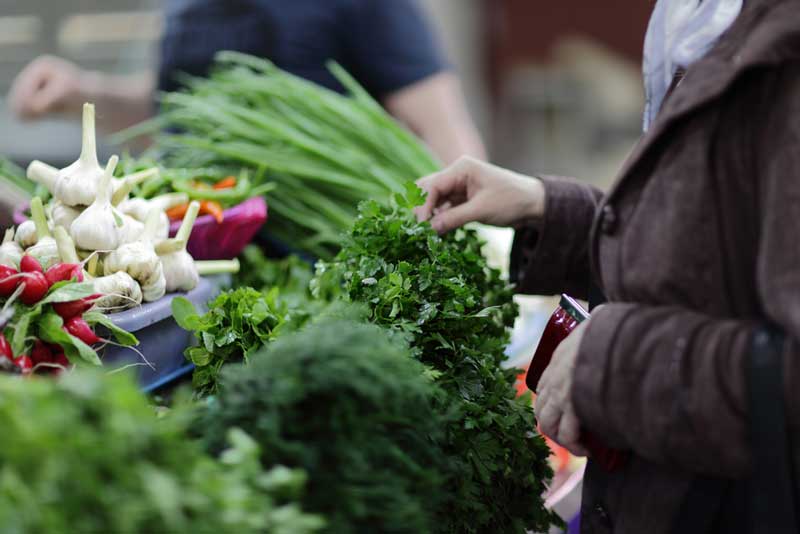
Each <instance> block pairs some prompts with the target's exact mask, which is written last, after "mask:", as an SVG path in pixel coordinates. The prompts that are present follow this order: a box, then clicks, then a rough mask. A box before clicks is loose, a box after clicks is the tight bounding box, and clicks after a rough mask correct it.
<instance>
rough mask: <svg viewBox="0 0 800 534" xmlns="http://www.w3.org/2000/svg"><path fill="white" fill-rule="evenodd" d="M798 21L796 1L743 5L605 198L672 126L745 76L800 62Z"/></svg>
mask: <svg viewBox="0 0 800 534" xmlns="http://www.w3.org/2000/svg"><path fill="white" fill-rule="evenodd" d="M799 20H800V2H797V0H750V1H748V2H746V3H745V7H744V9H743V11H742V13H741V14H740V15H739V18H738V19H737V20H736V22H735V23H734V24H733V25H732V26H731V28H730V29H729V30H728V31H727V32H726V33H725V34H724V35H723V36H722V38H720V41H719V42H718V43H717V45H716V46H715V47H714V48H713V49H712V50H711V51H710V52H709V53H708V55H707V56H706V57H704V58H703V59H701V60H700V61H698V62H697V63H695V64H694V65H692V66H691V67H690V68H689V69H688V70H687V72H686V76H685V77H684V79H683V80H682V81H681V84H680V86H679V87H678V88H677V89H676V90H675V91H674V92H673V94H672V95H671V96H670V98H669V99H668V100H667V101H666V102H665V103H664V107H663V108H662V110H661V112H660V114H659V116H658V118H657V119H656V121H655V122H654V123H653V125H652V127H651V128H650V130H649V131H648V132H647V133H646V134H645V135H644V136H643V137H642V138H641V139H640V140H639V143H638V144H637V145H636V147H635V148H634V149H633V152H632V153H631V154H630V156H629V157H628V159H627V160H626V162H625V164H624V165H623V167H622V169H621V170H620V173H619V175H618V179H617V182H616V184H615V185H614V186H613V187H612V188H611V190H610V191H609V194H608V195H607V197H606V199H607V200H609V199H611V198H613V196H614V195H615V194H616V193H617V191H619V189H620V188H621V186H622V185H623V184H624V183H625V182H626V181H627V179H628V177H630V176H631V175H632V174H633V171H634V170H635V169H636V167H637V165H638V164H639V163H640V162H641V161H642V160H643V159H644V158H645V156H646V155H648V154H649V153H650V151H652V150H653V149H655V148H656V147H657V146H658V145H659V144H660V142H661V140H662V139H663V138H664V136H665V135H666V134H667V133H668V132H669V131H670V130H672V129H673V127H674V126H675V124H676V123H678V122H679V121H680V120H681V119H683V118H685V117H686V116H688V115H690V114H691V113H692V112H693V111H695V110H697V109H699V108H701V107H703V106H705V105H707V104H709V103H711V102H713V101H714V100H716V99H717V98H719V97H720V96H721V95H723V94H724V93H725V92H726V91H727V90H728V88H729V87H730V86H731V85H732V84H733V82H734V81H736V80H737V79H738V78H739V77H740V76H741V75H742V74H743V73H744V72H746V71H749V70H751V69H753V68H756V67H759V66H765V65H770V64H777V63H780V62H782V61H785V60H787V59H791V58H800V25H799V24H798V22H797V21H799Z"/></svg>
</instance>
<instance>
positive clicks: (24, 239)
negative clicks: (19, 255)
mask: <svg viewBox="0 0 800 534" xmlns="http://www.w3.org/2000/svg"><path fill="white" fill-rule="evenodd" d="M14 241H16V242H17V244H18V245H19V246H20V247H22V248H23V249H25V248H29V247H32V246H33V245H35V244H36V241H38V238H37V237H36V224H35V223H34V222H33V221H32V220H30V219H29V220H27V221H25V222H24V223H22V224H20V225H19V226H17V233H16V234H15V235H14Z"/></svg>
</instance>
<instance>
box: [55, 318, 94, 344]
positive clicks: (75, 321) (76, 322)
mask: <svg viewBox="0 0 800 534" xmlns="http://www.w3.org/2000/svg"><path fill="white" fill-rule="evenodd" d="M64 329H65V330H66V331H67V332H69V333H70V334H72V335H73V336H75V337H77V338H78V339H80V340H81V341H83V342H84V343H86V344H87V345H94V344H95V343H99V342H101V341H102V339H100V338H99V337H97V335H96V334H95V333H94V332H93V331H92V327H91V326H89V323H87V322H86V321H84V320H83V319H82V318H81V317H73V318H72V319H69V320H68V321H67V322H66V323H64Z"/></svg>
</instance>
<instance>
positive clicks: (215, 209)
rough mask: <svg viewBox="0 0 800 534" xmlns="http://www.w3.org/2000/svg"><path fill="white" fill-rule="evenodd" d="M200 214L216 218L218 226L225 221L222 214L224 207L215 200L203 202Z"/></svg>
mask: <svg viewBox="0 0 800 534" xmlns="http://www.w3.org/2000/svg"><path fill="white" fill-rule="evenodd" d="M200 213H201V214H208V215H211V216H212V217H214V220H215V221H217V224H219V223H221V222H222V221H223V220H224V219H225V215H224V214H223V212H222V206H221V205H220V203H219V202H217V201H215V200H201V201H200Z"/></svg>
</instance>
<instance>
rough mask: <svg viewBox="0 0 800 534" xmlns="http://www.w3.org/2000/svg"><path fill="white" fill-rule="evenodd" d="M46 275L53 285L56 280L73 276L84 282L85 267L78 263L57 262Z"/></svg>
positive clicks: (68, 278)
mask: <svg viewBox="0 0 800 534" xmlns="http://www.w3.org/2000/svg"><path fill="white" fill-rule="evenodd" d="M44 276H45V278H47V283H48V284H50V285H51V286H52V285H53V284H55V283H56V282H63V281H65V280H72V279H73V278H74V279H76V280H77V281H78V282H83V269H82V268H81V266H80V264H77V263H57V264H55V265H53V266H52V267H50V268H49V269H47V272H46V273H44Z"/></svg>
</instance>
